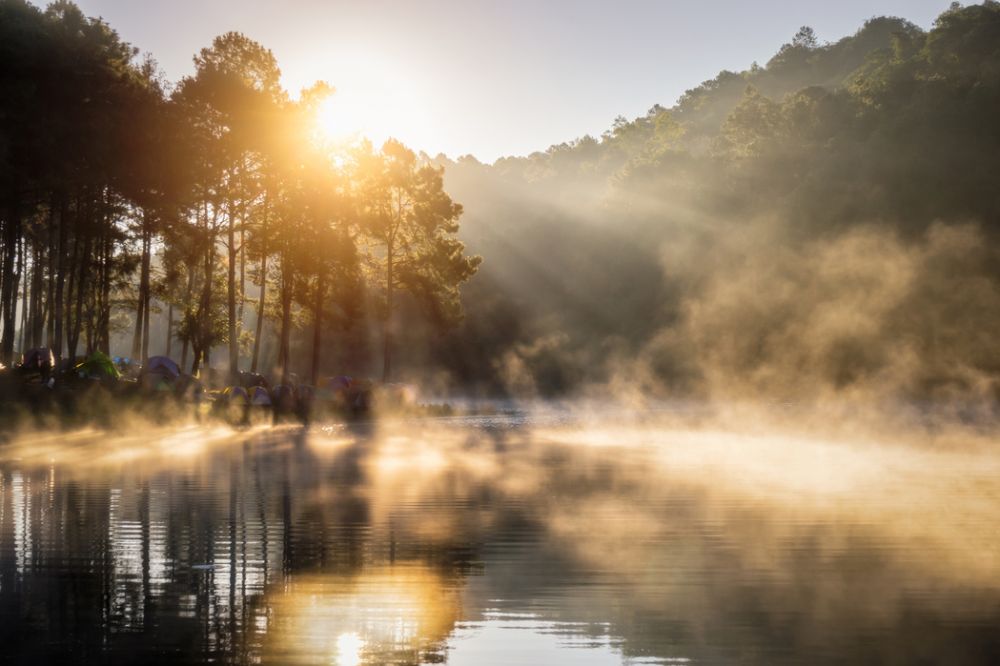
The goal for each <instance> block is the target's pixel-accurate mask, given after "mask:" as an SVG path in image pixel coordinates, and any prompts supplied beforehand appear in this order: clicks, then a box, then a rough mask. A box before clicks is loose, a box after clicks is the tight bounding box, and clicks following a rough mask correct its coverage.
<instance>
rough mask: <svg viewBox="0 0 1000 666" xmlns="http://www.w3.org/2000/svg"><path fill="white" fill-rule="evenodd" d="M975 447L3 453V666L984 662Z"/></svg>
mask: <svg viewBox="0 0 1000 666" xmlns="http://www.w3.org/2000/svg"><path fill="white" fill-rule="evenodd" d="M998 518H1000V455H997V454H996V453H994V452H993V451H992V450H991V448H990V447H989V446H979V447H971V448H970V447H968V446H962V447H957V446H956V447H948V446H945V445H942V446H937V447H927V446H910V445H909V444H908V443H907V442H905V441H903V442H890V443H884V442H879V443H875V442H870V441H861V440H858V441H854V440H852V441H839V440H838V441H826V440H824V439H822V438H818V437H816V436H810V437H804V436H792V435H776V434H766V435H765V434H742V433H735V432H732V431H725V430H718V431H711V430H705V429H698V430H694V429H683V428H666V427H652V426H649V425H644V426H636V425H616V426H611V425H607V426H600V425H594V424H592V423H591V424H590V425H588V426H586V427H582V426H581V425H580V424H575V423H572V422H563V421H561V420H559V419H555V420H553V419H546V420H538V419H529V418H526V417H524V416H512V417H493V418H489V419H451V420H439V421H424V422H420V421H417V422H403V423H395V424H388V425H384V426H380V427H378V428H376V427H374V426H357V427H353V428H345V427H342V426H336V427H328V428H315V427H314V428H313V429H312V430H311V431H308V432H306V431H303V430H301V429H299V428H295V427H285V428H278V429H271V428H258V429H254V430H249V431H243V432H234V431H233V430H230V429H226V428H215V427H209V426H194V425H192V426H184V427H179V428H173V429H164V430H156V429H151V428H149V427H143V428H136V429H135V431H134V432H129V433H128V434H116V435H108V434H104V433H98V432H79V433H70V434H48V435H38V434H35V435H30V434H26V435H24V436H22V437H19V438H16V439H15V440H14V441H12V442H10V443H8V444H5V445H0V663H35V664H38V663H46V662H57V661H59V662H62V661H75V662H79V663H133V662H138V663H171V664H183V663H201V662H206V661H212V662H219V663H233V664H251V663H254V664H256V663H273V664H297V663H301V664H313V663H321V664H338V665H341V666H344V665H348V664H437V663H448V664H546V665H548V664H677V663H691V664H700V663H705V664H783V663H786V664H824V663H831V664H834V663H835V664H847V663H852V664H853V663H900V664H902V663H906V664H909V663H947V664H987V663H997V662H998V660H1000V548H998V545H1000V534H998V529H997V524H998V521H997V519H998Z"/></svg>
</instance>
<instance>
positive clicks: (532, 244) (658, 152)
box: [437, 0, 1000, 395]
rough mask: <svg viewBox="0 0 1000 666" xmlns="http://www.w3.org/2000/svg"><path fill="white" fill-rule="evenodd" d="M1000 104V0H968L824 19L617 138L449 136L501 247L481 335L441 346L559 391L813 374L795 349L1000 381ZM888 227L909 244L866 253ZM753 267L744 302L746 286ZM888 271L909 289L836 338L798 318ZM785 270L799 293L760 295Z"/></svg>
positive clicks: (862, 376) (955, 378)
mask: <svg viewBox="0 0 1000 666" xmlns="http://www.w3.org/2000/svg"><path fill="white" fill-rule="evenodd" d="M997 118H1000V4H998V3H997V2H994V1H992V0H990V1H987V2H984V3H982V4H977V5H970V6H968V7H961V6H958V5H957V4H956V5H953V6H952V7H951V8H950V9H949V10H947V11H946V12H944V13H943V14H942V15H941V16H940V17H939V18H938V19H937V21H936V22H935V25H934V27H933V28H932V29H931V30H929V31H924V30H922V29H921V28H919V27H917V26H915V25H914V24H912V23H910V22H908V21H906V20H904V19H901V18H889V17H879V18H873V19H871V20H869V21H867V22H866V23H865V25H864V26H863V27H861V29H859V30H858V32H857V33H855V34H854V35H851V36H849V37H845V38H843V39H841V40H838V41H837V42H834V43H831V44H820V43H819V42H818V41H817V40H816V38H815V35H814V34H813V33H812V31H811V30H809V29H808V28H804V29H802V30H800V31H799V33H798V34H796V35H795V37H794V38H793V40H792V41H790V42H789V43H787V44H785V45H783V46H781V47H780V48H779V49H778V51H777V53H776V54H775V56H774V57H773V58H771V60H770V61H768V62H767V63H766V64H765V65H764V66H756V65H754V66H751V67H750V68H749V69H747V70H745V71H743V72H739V73H735V72H721V73H720V74H719V75H718V76H717V77H715V78H714V79H711V80H709V81H706V82H704V83H702V84H701V85H700V86H698V87H696V88H693V89H692V90H689V91H688V92H686V93H685V94H684V95H683V96H682V97H681V98H680V99H679V100H678V102H677V103H676V104H675V105H674V106H673V107H671V108H669V109H668V108H664V107H661V106H654V107H653V108H652V109H650V111H649V112H648V113H647V114H646V115H644V116H640V117H639V118H636V119H633V120H627V119H624V118H619V119H618V120H617V121H616V122H615V123H614V125H613V126H612V128H610V129H609V130H608V131H607V132H605V133H604V134H603V135H602V136H601V137H590V136H585V137H582V138H580V139H578V140H576V141H573V142H568V143H564V144H559V145H555V146H552V147H550V148H549V149H547V150H546V151H544V152H538V153H534V154H532V155H529V156H526V157H512V158H503V159H500V160H497V161H496V162H495V163H494V164H491V165H484V164H481V163H479V162H477V161H476V160H475V159H473V158H469V157H466V158H460V159H458V160H456V161H451V160H447V159H445V158H438V162H439V163H440V164H441V165H442V166H444V167H445V179H446V186H447V188H448V191H449V192H450V193H451V194H452V195H453V196H454V197H455V199H456V200H457V201H460V202H462V204H463V205H464V206H465V211H466V212H465V216H464V224H463V236H464V239H465V241H466V242H467V243H468V245H469V249H470V250H471V251H473V252H478V253H481V254H482V255H483V256H484V263H483V267H482V270H481V274H480V276H478V277H477V278H476V280H474V281H473V283H472V284H471V285H470V289H469V292H468V294H467V298H466V307H467V313H468V316H467V322H466V327H467V329H466V333H468V332H470V331H473V330H474V331H475V332H476V335H478V336H479V339H480V340H482V343H481V344H477V345H475V346H472V347H470V346H463V343H462V342H461V340H460V338H461V337H462V334H458V335H457V336H455V337H449V338H448V339H447V340H446V341H445V344H444V348H446V349H448V350H449V351H448V352H447V354H442V353H441V352H440V351H439V352H437V353H438V354H441V356H440V357H441V358H443V357H444V356H447V357H448V358H453V357H457V358H459V359H460V360H458V361H455V362H454V363H453V365H455V366H457V367H458V374H459V376H460V377H462V378H463V379H464V380H470V381H472V380H477V379H483V380H484V381H487V382H489V383H491V385H505V386H509V385H512V383H513V385H518V386H533V387H534V390H539V391H542V392H560V391H563V390H567V389H569V388H571V387H573V386H578V385H579V384H580V383H586V382H588V381H591V380H593V381H610V379H611V378H612V377H614V376H616V375H619V374H621V368H622V367H625V366H628V367H630V368H632V369H631V370H630V371H629V372H631V373H636V374H637V375H638V374H642V375H643V376H645V377H647V378H648V379H649V381H650V382H653V383H654V384H656V385H657V386H658V387H659V388H663V386H667V387H672V388H670V390H681V391H685V392H687V391H690V390H695V391H709V392H714V391H715V390H716V389H717V385H718V383H719V380H718V379H717V378H714V379H713V374H716V373H721V374H720V376H738V377H740V378H741V381H746V382H748V383H750V384H751V385H753V386H754V387H755V389H754V390H758V391H765V392H769V391H772V390H775V391H778V392H780V391H781V390H784V388H787V386H791V385H796V384H797V382H795V381H790V380H789V378H788V377H787V376H786V371H787V369H786V368H784V365H783V363H784V358H783V356H782V354H783V353H784V354H786V355H790V356H791V357H792V358H796V359H798V362H799V364H805V365H807V366H808V367H809V373H812V374H809V375H808V376H809V377H810V378H811V379H810V381H811V382H812V385H813V386H834V387H836V388H837V390H840V389H842V388H843V387H851V386H854V387H858V386H866V387H869V386H871V385H872V383H873V382H875V378H879V379H878V381H879V382H880V385H882V386H885V387H888V388H886V389H885V390H887V391H894V392H903V393H906V394H908V395H909V394H921V395H922V394H924V393H926V392H927V391H936V390H938V389H937V388H935V387H941V386H947V387H949V389H948V390H954V391H957V392H959V393H961V392H964V391H966V390H971V389H969V387H970V385H971V384H972V383H976V382H978V383H977V384H976V385H977V386H979V387H980V389H981V388H982V387H983V386H994V385H996V378H997V377H998V376H1000V361H994V360H992V359H995V358H1000V348H998V347H997V346H996V345H995V344H994V343H992V342H987V341H985V340H983V339H981V338H979V337H976V336H972V337H970V336H968V335H966V336H964V337H963V336H962V333H961V331H960V330H959V329H957V328H955V326H957V323H956V322H958V321H963V322H964V326H966V327H968V328H970V330H981V329H983V327H987V326H993V325H994V324H998V325H1000V321H998V322H993V319H994V318H995V317H996V316H995V315H993V314H992V313H993V312H1000V297H998V298H997V299H996V300H997V301H998V302H997V303H994V302H993V300H994V298H995V295H996V293H1000V260H998V259H1000V257H997V256H995V255H996V247H997V243H996V242H995V233H996V232H997V231H1000V190H998V188H997V187H996V184H995V175H996V174H997V173H1000V123H998V122H997V121H996V119H997ZM942 230H944V231H942ZM959 230H961V231H959ZM865 234H868V236H865ZM949 234H952V235H951V236H949ZM862 238H867V239H868V240H867V241H863V240H861V239H862ZM946 239H950V240H946ZM869 242H870V243H874V245H873V246H871V247H882V248H883V251H884V253H885V257H890V256H896V258H897V259H899V261H900V262H902V263H901V264H900V266H898V267H894V268H892V269H891V270H890V268H889V267H888V264H889V263H890V262H888V259H887V260H886V261H884V262H883V261H881V260H880V259H879V257H880V254H879V252H874V253H873V254H865V253H866V252H868V249H869V247H870V246H869V245H867V244H866V243H869ZM949 244H950V245H949ZM848 247H853V248H855V250H856V251H857V252H856V256H852V255H851V253H850V252H848V250H847V249H846V248H848ZM959 247H962V248H965V249H964V250H961V251H960V250H959V249H957V248H959ZM845 253H846V254H845ZM894 253H895V254H894ZM955 253H958V254H957V255H956V254H955ZM962 253H965V254H964V255H963V254H962ZM897 255H898V256H897ZM827 256H829V257H832V256H838V257H841V258H842V259H841V261H846V262H849V263H850V262H854V263H851V266H852V268H850V269H848V268H846V267H845V268H843V269H842V270H841V269H837V270H835V269H834V268H830V271H831V272H830V273H829V275H826V276H825V277H819V278H816V281H817V283H823V284H824V286H822V288H820V287H817V286H816V285H814V284H811V282H810V281H811V280H813V276H815V275H819V274H822V273H823V271H822V270H821V268H822V267H820V266H817V265H816V263H815V262H817V261H821V258H822V257H827ZM962 256H965V260H963V259H961V257H962ZM862 257H863V258H862ZM904 257H905V261H904ZM829 260H830V261H833V260H832V259H829ZM956 262H957V263H956ZM904 264H905V265H904ZM897 269H898V271H902V272H900V273H898V274H896V273H892V271H896V270H897ZM838 270H841V273H843V274H841V273H838ZM851 271H854V273H852V272H851ZM941 271H945V273H946V274H942V273H940V272H941ZM956 271H957V273H956ZM851 275H854V277H851ZM929 275H935V276H936V278H935V279H937V280H939V281H940V282H942V283H944V282H948V281H949V280H952V281H953V280H958V283H956V284H953V291H952V296H954V299H949V298H948V297H944V296H941V295H940V294H938V295H937V296H933V294H932V293H931V292H934V293H935V294H936V293H937V292H936V291H935V290H936V289H937V287H936V286H935V281H934V280H929V279H926V278H927V276H929ZM900 276H903V277H905V278H906V279H905V280H904V279H903V277H900ZM897 278H898V279H899V280H902V281H901V282H899V281H897ZM852 280H853V282H852ZM824 281H825V282H824ZM827 282H828V284H827ZM748 283H750V284H756V286H755V289H754V290H753V291H752V292H749V293H747V294H745V295H744V296H745V297H744V298H743V299H742V301H738V302H729V301H725V302H724V297H723V292H724V291H725V290H726V289H727V288H728V287H730V286H731V285H735V284H748ZM861 284H864V285H867V286H866V287H864V288H861V287H860V286H859V285H861ZM885 284H894V285H896V287H897V288H898V291H894V292H893V293H892V294H891V295H886V296H885V303H884V308H881V306H880V308H881V309H877V311H875V312H872V313H871V315H870V321H867V323H865V324H864V325H863V326H862V325H861V324H858V326H857V327H847V329H846V330H844V331H840V332H838V333H836V334H832V333H831V335H832V338H831V340H829V341H828V342H825V343H824V345H823V346H821V348H818V349H817V348H813V347H812V346H811V345H809V344H807V341H806V340H805V339H804V338H802V336H807V337H808V336H811V335H813V334H815V333H816V331H817V330H820V329H822V330H827V328H824V327H827V324H824V323H817V322H809V323H805V322H802V321H798V319H800V318H801V317H806V319H808V318H809V317H811V316H812V315H813V314H815V313H818V312H821V311H823V310H824V308H826V307H827V306H828V305H829V304H830V303H836V302H838V298H840V296H839V295H840V294H841V293H842V291H841V290H844V289H846V290H848V291H849V292H850V293H851V294H852V295H851V296H850V297H849V298H848V297H846V296H845V297H844V298H846V299H847V301H849V302H854V301H853V300H852V299H854V298H855V297H856V298H857V299H860V300H858V303H859V305H858V306H857V307H858V308H862V305H860V304H863V303H864V302H865V301H864V297H863V294H864V291H865V290H866V289H867V290H868V291H869V292H871V291H872V290H874V289H875V288H876V286H877V285H885ZM982 285H988V286H989V288H985V287H983V286H982ZM859 289H860V291H852V290H859ZM772 292H773V293H778V294H784V296H782V297H781V298H779V301H778V302H773V303H772V302H769V301H768V300H767V298H763V300H761V301H760V302H755V297H754V295H753V294H762V295H765V296H767V295H769V294H770V293H772ZM959 295H961V296H962V297H963V298H966V301H964V302H962V301H960V299H959ZM932 296H933V298H932ZM727 298H728V297H727ZM720 299H723V300H720ZM783 299H787V300H783ZM928 299H930V300H933V301H934V302H933V304H932V303H931V302H930V301H929V300H928ZM935 299H936V300H935ZM994 306H995V308H994ZM838 307H839V306H838ZM844 307H846V306H844ZM991 308H994V309H991ZM945 312H947V313H948V314H945ZM803 313H806V314H803ZM810 313H812V314H810ZM816 316H819V315H816ZM831 316H832V315H831ZM942 318H943V319H942ZM751 321H752V322H754V323H750V322H751ZM942 321H948V322H949V323H948V325H947V326H946V325H945V324H943V323H940V322H942ZM933 322H938V323H935V324H934V326H937V327H938V329H937V330H932V329H933V328H934V326H932V325H931V324H932V323H933ZM817 327H818V328H817ZM942 327H943V328H942ZM945 329H947V332H943V331H944V330H945ZM829 330H832V328H831V329H829ZM838 330H839V329H838ZM993 330H995V329H993ZM497 331H501V332H502V333H496V332H497ZM824 335H825V333H824ZM935 336H937V337H936V338H935ZM950 336H951V337H950ZM820 337H823V336H822V335H821V336H820ZM734 340H735V341H738V342H733V341H734ZM899 340H904V341H905V344H904V345H903V346H904V347H905V348H906V350H907V351H906V352H905V353H904V352H902V351H900V350H901V347H900V346H899V343H898V341H899ZM934 340H937V342H934ZM942 340H945V341H946V342H942ZM727 341H728V342H727ZM894 344H895V345H896V346H895V347H894V346H893V345H894ZM949 345H950V346H949ZM788 346H790V347H791V348H792V349H796V348H797V347H801V348H802V349H809V350H810V351H808V353H806V352H804V351H802V352H800V351H795V352H794V353H791V354H789V353H788V351H787V350H785V351H783V347H788ZM931 348H933V349H934V354H929V352H927V350H928V349H931ZM921 349H923V350H924V351H920V350H921ZM456 350H459V351H457V352H456ZM900 354H902V355H904V356H905V355H906V354H911V355H914V356H915V357H916V358H918V359H920V360H918V361H912V362H908V363H909V365H907V364H904V363H903V361H902V360H901V358H902V357H901V356H900ZM932 357H933V358H932ZM637 359H642V361H641V363H639V365H636V363H637V362H638V361H637ZM625 360H627V361H628V362H627V363H626V362H625ZM778 361H781V362H780V363H778ZM903 365H906V368H907V369H906V371H905V372H904V371H903V370H902V369H901V368H902V367H903ZM639 366H641V371H640V370H639V369H637V368H639ZM779 366H781V368H783V369H779ZM518 377H520V379H518ZM970 377H976V378H977V379H976V380H975V382H973V381H972V380H971V379H970ZM661 382H662V383H661ZM980 389H977V390H980ZM983 390H985V389H983ZM990 390H993V389H990Z"/></svg>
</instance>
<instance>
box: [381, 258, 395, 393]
mask: <svg viewBox="0 0 1000 666" xmlns="http://www.w3.org/2000/svg"><path fill="white" fill-rule="evenodd" d="M392 251H393V247H392V242H391V241H390V242H389V244H388V252H387V253H386V254H387V256H386V281H385V321H384V322H383V323H382V383H383V384H385V383H386V382H388V381H389V377H390V376H391V372H392V279H393V275H392V269H393V266H392Z"/></svg>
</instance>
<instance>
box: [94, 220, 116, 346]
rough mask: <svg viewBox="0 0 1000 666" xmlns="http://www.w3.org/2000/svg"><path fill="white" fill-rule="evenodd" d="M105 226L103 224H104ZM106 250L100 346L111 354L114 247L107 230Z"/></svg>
mask: <svg viewBox="0 0 1000 666" xmlns="http://www.w3.org/2000/svg"><path fill="white" fill-rule="evenodd" d="M102 227H103V225H102ZM101 242H102V244H103V248H104V251H103V252H102V253H101V256H102V259H103V261H102V270H101V307H100V319H99V325H98V328H97V330H98V347H99V349H100V351H101V352H103V353H104V354H107V355H109V356H110V355H111V257H112V254H113V247H112V244H111V235H110V234H108V233H107V231H104V232H103V238H102V239H101Z"/></svg>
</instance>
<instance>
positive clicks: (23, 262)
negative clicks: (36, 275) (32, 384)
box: [18, 238, 28, 354]
mask: <svg viewBox="0 0 1000 666" xmlns="http://www.w3.org/2000/svg"><path fill="white" fill-rule="evenodd" d="M27 252H28V247H27V241H26V240H25V239H24V238H22V239H21V258H20V259H19V262H18V265H19V266H20V271H21V275H22V276H23V277H22V280H23V281H24V282H23V286H22V294H21V334H20V336H21V341H20V343H19V344H18V349H20V351H21V353H22V354H23V353H24V334H25V329H26V328H27V326H28V320H27V315H28V274H27V271H26V270H25V269H26V267H27V263H28V256H27Z"/></svg>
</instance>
